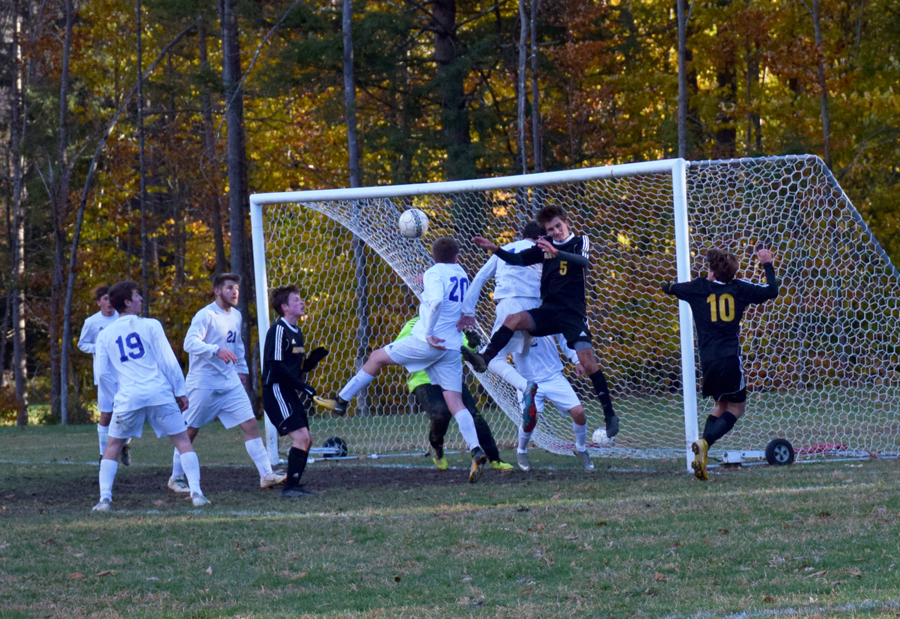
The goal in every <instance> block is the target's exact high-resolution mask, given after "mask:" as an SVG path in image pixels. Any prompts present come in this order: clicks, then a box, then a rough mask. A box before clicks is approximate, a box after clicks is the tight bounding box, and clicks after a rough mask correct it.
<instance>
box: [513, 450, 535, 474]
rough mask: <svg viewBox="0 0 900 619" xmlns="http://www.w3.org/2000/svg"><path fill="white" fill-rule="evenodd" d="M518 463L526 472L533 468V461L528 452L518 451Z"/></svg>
mask: <svg viewBox="0 0 900 619" xmlns="http://www.w3.org/2000/svg"><path fill="white" fill-rule="evenodd" d="M516 463H517V464H518V465H519V468H520V469H522V470H523V471H525V472H526V473H527V472H528V471H530V470H531V462H529V461H528V452H525V453H523V454H522V453H519V452H516Z"/></svg>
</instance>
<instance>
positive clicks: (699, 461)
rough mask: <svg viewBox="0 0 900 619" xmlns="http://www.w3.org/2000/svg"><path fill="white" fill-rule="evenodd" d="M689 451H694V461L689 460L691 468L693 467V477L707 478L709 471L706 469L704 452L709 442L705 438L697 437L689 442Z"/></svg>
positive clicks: (707, 448)
mask: <svg viewBox="0 0 900 619" xmlns="http://www.w3.org/2000/svg"><path fill="white" fill-rule="evenodd" d="M691 451H693V452H694V454H695V455H694V461H693V462H691V468H693V469H694V477H696V478H697V479H699V480H702V481H706V480H708V479H709V471H707V470H706V454H707V452H708V451H709V444H708V443H707V442H706V439H702V438H698V439H697V440H696V441H694V442H693V443H691Z"/></svg>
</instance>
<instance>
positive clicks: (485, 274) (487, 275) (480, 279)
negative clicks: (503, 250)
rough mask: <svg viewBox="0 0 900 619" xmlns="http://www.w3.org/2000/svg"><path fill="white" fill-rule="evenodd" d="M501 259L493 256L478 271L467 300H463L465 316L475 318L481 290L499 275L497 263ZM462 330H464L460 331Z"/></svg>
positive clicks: (470, 285) (470, 286)
mask: <svg viewBox="0 0 900 619" xmlns="http://www.w3.org/2000/svg"><path fill="white" fill-rule="evenodd" d="M499 261H500V259H499V258H498V257H497V256H491V257H490V258H488V261H487V262H485V263H484V265H483V266H482V267H481V268H480V269H478V273H476V274H475V277H474V278H473V279H472V282H471V283H470V284H469V290H468V291H467V292H466V298H465V299H464V300H463V308H462V313H463V316H464V317H465V316H474V315H475V308H476V307H477V306H478V297H479V296H481V289H482V288H484V284H485V283H486V282H487V281H488V280H489V279H491V278H493V277H494V275H496V273H497V263H498V262H499ZM460 330H462V329H460Z"/></svg>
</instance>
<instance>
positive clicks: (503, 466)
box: [491, 460, 513, 471]
mask: <svg viewBox="0 0 900 619" xmlns="http://www.w3.org/2000/svg"><path fill="white" fill-rule="evenodd" d="M491 470H494V471H511V470H513V465H512V464H509V463H507V462H503V461H501V460H492V461H491Z"/></svg>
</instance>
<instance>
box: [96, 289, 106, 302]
mask: <svg viewBox="0 0 900 619" xmlns="http://www.w3.org/2000/svg"><path fill="white" fill-rule="evenodd" d="M107 294H109V286H100V287H99V288H97V290H95V291H94V300H95V301H99V300H100V299H102V298H103V296H104V295H107Z"/></svg>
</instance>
